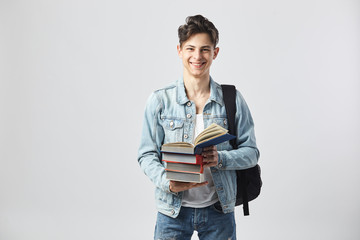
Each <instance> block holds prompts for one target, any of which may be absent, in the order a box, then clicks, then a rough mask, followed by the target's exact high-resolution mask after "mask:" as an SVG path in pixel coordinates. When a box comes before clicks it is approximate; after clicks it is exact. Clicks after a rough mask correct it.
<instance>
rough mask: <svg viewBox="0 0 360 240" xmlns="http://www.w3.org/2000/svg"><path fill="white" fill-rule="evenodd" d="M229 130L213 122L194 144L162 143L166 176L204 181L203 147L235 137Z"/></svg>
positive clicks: (168, 177) (175, 178)
mask: <svg viewBox="0 0 360 240" xmlns="http://www.w3.org/2000/svg"><path fill="white" fill-rule="evenodd" d="M227 132H228V130H227V129H225V128H223V127H221V126H219V125H217V124H216V123H213V124H211V125H210V126H209V127H207V128H206V129H204V131H202V132H201V133H200V134H199V135H198V136H197V137H196V138H195V141H194V144H191V143H186V142H175V143H166V144H164V145H162V147H161V152H162V160H163V161H164V162H165V163H166V164H165V165H166V166H165V171H166V178H167V179H169V180H174V181H180V182H197V183H200V182H204V181H205V179H204V172H203V171H204V169H203V157H202V155H201V153H202V149H203V148H205V147H208V146H213V145H217V144H219V143H222V142H225V141H228V140H231V139H233V138H235V136H233V135H230V134H228V133H227Z"/></svg>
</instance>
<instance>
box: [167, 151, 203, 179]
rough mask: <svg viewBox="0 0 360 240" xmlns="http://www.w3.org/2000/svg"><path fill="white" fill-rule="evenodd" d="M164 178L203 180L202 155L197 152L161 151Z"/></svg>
mask: <svg viewBox="0 0 360 240" xmlns="http://www.w3.org/2000/svg"><path fill="white" fill-rule="evenodd" d="M163 161H164V162H166V164H165V166H166V167H165V171H166V178H167V179H169V180H174V181H180V182H196V183H201V182H204V166H203V157H202V156H201V155H198V154H183V153H167V152H163Z"/></svg>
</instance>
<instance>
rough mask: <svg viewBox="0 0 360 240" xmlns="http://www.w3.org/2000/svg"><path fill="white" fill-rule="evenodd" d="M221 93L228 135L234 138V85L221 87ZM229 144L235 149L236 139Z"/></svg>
mask: <svg viewBox="0 0 360 240" xmlns="http://www.w3.org/2000/svg"><path fill="white" fill-rule="evenodd" d="M221 88H222V92H223V100H224V103H225V109H226V115H227V119H228V120H227V121H228V126H229V133H230V134H231V135H234V136H236V134H237V133H236V127H235V113H236V88H235V86H234V85H224V84H223V85H221ZM230 144H231V146H232V147H233V148H234V149H237V145H236V138H235V139H232V140H230Z"/></svg>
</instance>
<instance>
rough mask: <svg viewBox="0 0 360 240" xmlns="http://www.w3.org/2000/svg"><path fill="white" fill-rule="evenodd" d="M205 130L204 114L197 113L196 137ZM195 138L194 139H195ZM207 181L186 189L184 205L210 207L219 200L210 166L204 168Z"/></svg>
mask: <svg viewBox="0 0 360 240" xmlns="http://www.w3.org/2000/svg"><path fill="white" fill-rule="evenodd" d="M203 130H204V118H203V115H202V114H196V120H195V133H194V139H195V138H196V136H197V135H199V133H200V132H202V131H203ZM194 139H193V141H194ZM204 177H205V181H208V184H207V185H205V186H202V187H196V188H192V189H189V190H186V191H184V194H183V200H182V204H181V205H182V206H184V207H192V208H204V207H208V206H210V205H212V204H214V203H216V202H217V201H218V196H217V193H216V191H215V186H214V181H213V179H212V175H211V172H210V168H209V167H206V168H204Z"/></svg>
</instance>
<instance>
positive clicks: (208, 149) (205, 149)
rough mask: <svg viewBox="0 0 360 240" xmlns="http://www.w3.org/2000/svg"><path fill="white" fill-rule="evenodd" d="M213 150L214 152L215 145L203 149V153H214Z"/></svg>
mask: <svg viewBox="0 0 360 240" xmlns="http://www.w3.org/2000/svg"><path fill="white" fill-rule="evenodd" d="M214 150H216V145H213V146H209V147H204V148H203V151H214Z"/></svg>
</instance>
